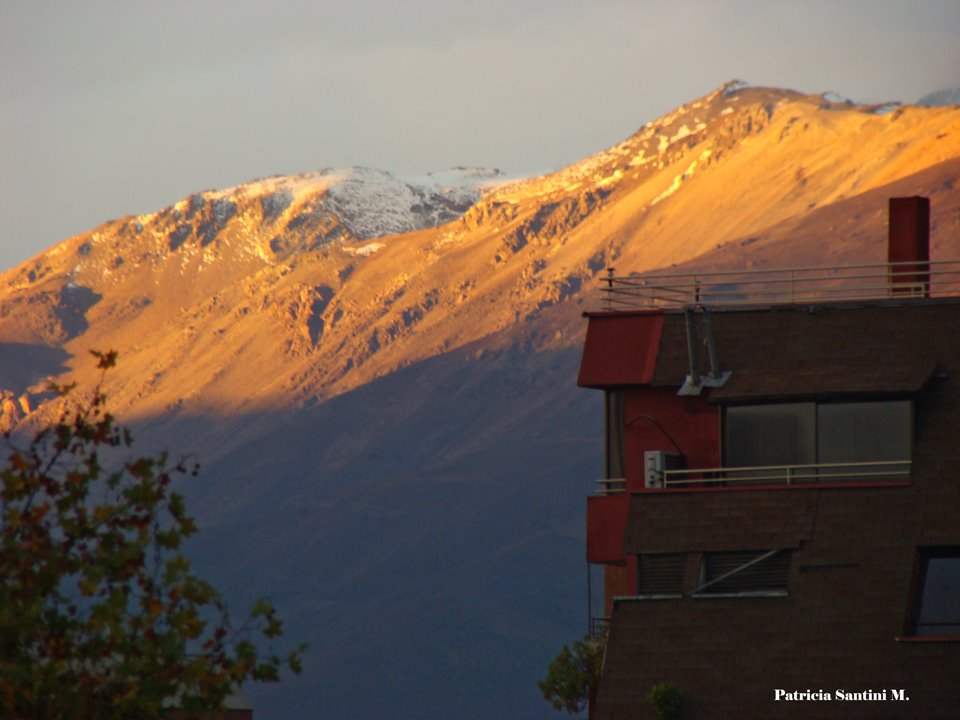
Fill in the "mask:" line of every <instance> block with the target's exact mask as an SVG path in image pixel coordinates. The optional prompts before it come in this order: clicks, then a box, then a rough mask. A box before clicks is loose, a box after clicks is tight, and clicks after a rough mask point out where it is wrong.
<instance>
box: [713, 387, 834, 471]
mask: <svg viewBox="0 0 960 720" xmlns="http://www.w3.org/2000/svg"><path fill="white" fill-rule="evenodd" d="M726 416H727V423H726V440H727V443H726V444H727V447H726V451H727V462H726V464H727V466H728V467H751V466H755V465H812V464H814V463H816V462H817V444H816V439H817V436H816V405H815V404H814V403H781V404H776V405H747V406H743V407H730V408H727V413H726Z"/></svg>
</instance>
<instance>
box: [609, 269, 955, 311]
mask: <svg viewBox="0 0 960 720" xmlns="http://www.w3.org/2000/svg"><path fill="white" fill-rule="evenodd" d="M608 272H609V276H608V277H607V278H606V279H604V280H603V285H602V286H601V288H600V292H601V296H602V297H601V305H602V309H603V310H606V311H616V310H635V309H654V308H678V307H684V306H688V305H710V306H723V307H736V306H757V305H761V306H766V305H791V304H816V303H823V302H844V301H857V300H879V299H884V298H886V299H889V298H924V297H948V296H957V295H960V260H941V261H935V262H927V261H925V262H903V263H879V264H873V265H847V266H836V267H799V268H778V269H758V270H749V271H737V272H730V271H728V272H692V273H690V272H687V273H651V274H649V275H627V276H617V275H615V274H614V270H613V268H611V269H610V270H609V271H608Z"/></svg>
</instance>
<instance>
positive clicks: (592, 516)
mask: <svg viewBox="0 0 960 720" xmlns="http://www.w3.org/2000/svg"><path fill="white" fill-rule="evenodd" d="M629 507H630V497H629V496H628V495H626V494H623V495H595V496H591V497H588V498H587V562H591V563H622V562H623V561H624V554H623V538H624V534H625V533H626V531H627V510H628V509H629Z"/></svg>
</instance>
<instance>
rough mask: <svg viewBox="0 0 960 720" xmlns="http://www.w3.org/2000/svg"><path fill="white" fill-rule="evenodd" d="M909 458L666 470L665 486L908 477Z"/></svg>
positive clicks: (892, 480)
mask: <svg viewBox="0 0 960 720" xmlns="http://www.w3.org/2000/svg"><path fill="white" fill-rule="evenodd" d="M911 466H912V462H911V461H910V460H883V461H876V462H864V461H859V462H848V463H816V464H810V465H761V466H750V467H716V468H692V469H682V470H665V471H664V472H663V486H662V487H663V488H674V489H675V488H684V487H735V486H748V485H811V484H822V485H829V484H839V483H858V484H859V483H878V482H895V481H906V480H909V478H910V469H911Z"/></svg>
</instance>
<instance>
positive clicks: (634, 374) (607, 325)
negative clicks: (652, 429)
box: [577, 311, 663, 388]
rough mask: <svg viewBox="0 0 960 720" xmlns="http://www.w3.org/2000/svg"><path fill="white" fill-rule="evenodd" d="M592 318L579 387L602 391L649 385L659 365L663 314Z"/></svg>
mask: <svg viewBox="0 0 960 720" xmlns="http://www.w3.org/2000/svg"><path fill="white" fill-rule="evenodd" d="M588 317H589V319H590V320H589V324H588V325H587V338H586V340H585V341H584V344H583V357H582V358H581V360H580V375H579V377H578V378H577V384H578V385H580V386H581V387H593V388H602V387H611V386H616V385H645V384H647V383H649V382H650V380H651V378H653V369H654V367H655V366H656V363H657V350H658V349H659V347H660V332H661V330H662V329H663V312H662V311H653V312H646V313H630V314H622V313H621V314H618V313H609V314H597V315H589V316H588Z"/></svg>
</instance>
